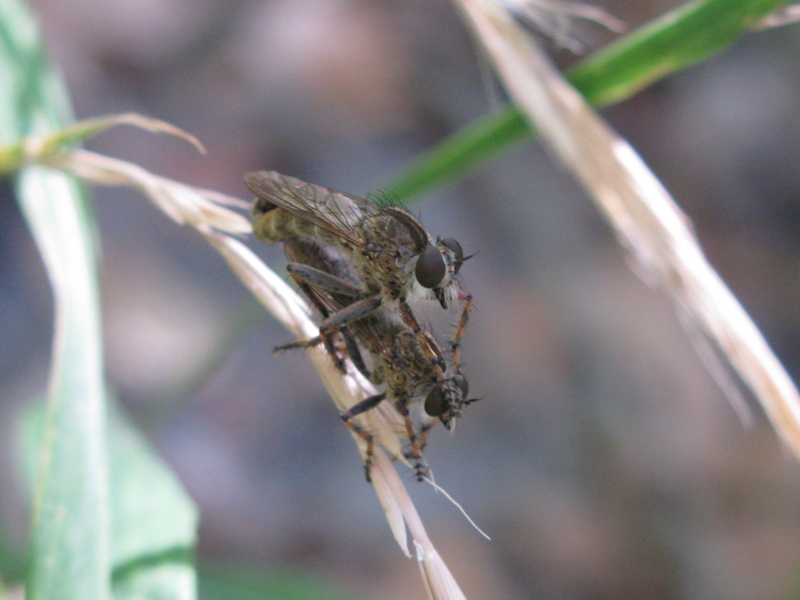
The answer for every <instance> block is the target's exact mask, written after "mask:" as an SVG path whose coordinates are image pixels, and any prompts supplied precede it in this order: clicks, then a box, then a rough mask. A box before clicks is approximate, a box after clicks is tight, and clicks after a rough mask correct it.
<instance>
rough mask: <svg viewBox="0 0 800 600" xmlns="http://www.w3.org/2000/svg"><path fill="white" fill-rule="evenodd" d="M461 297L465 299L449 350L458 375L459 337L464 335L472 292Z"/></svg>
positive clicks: (459, 357) (459, 359) (459, 361)
mask: <svg viewBox="0 0 800 600" xmlns="http://www.w3.org/2000/svg"><path fill="white" fill-rule="evenodd" d="M462 293H463V292H462ZM461 299H463V300H466V302H465V303H464V310H462V311H461V317H460V318H459V319H458V325H456V330H455V333H453V339H452V340H451V341H450V350H451V352H452V353H453V366H454V367H455V369H456V373H458V374H459V375H460V374H461V350H460V349H461V337H462V336H463V335H464V331H465V330H466V328H467V321H469V313H470V312H471V311H472V294H464V296H463V298H461Z"/></svg>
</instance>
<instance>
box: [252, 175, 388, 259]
mask: <svg viewBox="0 0 800 600" xmlns="http://www.w3.org/2000/svg"><path fill="white" fill-rule="evenodd" d="M244 183H245V185H246V186H247V189H249V190H250V191H251V192H252V193H253V194H255V195H256V196H258V197H259V198H262V199H264V200H266V201H268V202H270V203H272V204H274V205H275V206H278V207H279V208H282V209H284V210H285V211H287V212H289V213H291V214H293V215H295V216H296V217H298V218H300V219H303V220H305V221H308V222H310V223H313V224H315V225H317V226H318V227H321V228H323V229H326V230H328V231H330V232H331V233H333V234H334V235H336V236H338V237H340V238H342V239H343V240H346V241H348V242H350V243H351V244H353V245H355V246H360V245H361V243H362V242H363V241H364V237H363V234H362V232H361V228H360V226H359V225H360V224H361V222H362V221H363V219H364V218H365V217H367V216H369V215H371V214H374V213H375V212H376V211H377V210H378V207H377V206H376V205H374V204H372V203H371V202H368V201H366V200H362V199H361V198H356V197H355V196H351V195H349V194H345V193H344V192H339V191H336V190H332V189H329V188H326V187H323V186H321V185H315V184H313V183H306V182H305V181H301V180H300V179H295V178H294V177H289V176H287V175H281V174H280V173H276V172H275V171H257V172H255V173H248V174H247V175H245V178H244Z"/></svg>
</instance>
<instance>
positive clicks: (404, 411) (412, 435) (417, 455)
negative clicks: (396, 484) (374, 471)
mask: <svg viewBox="0 0 800 600" xmlns="http://www.w3.org/2000/svg"><path fill="white" fill-rule="evenodd" d="M394 406H395V408H396V409H397V412H399V413H400V415H401V416H402V417H403V421H404V422H405V424H406V434H407V435H408V443H409V446H410V447H411V451H410V452H409V454H408V455H407V456H406V458H411V459H412V460H413V461H414V473H415V474H416V476H417V481H422V480H423V479H425V475H427V474H428V468H427V467H426V466H424V464H423V460H422V451H421V450H420V447H419V444H418V443H417V431H416V429H414V423H412V422H411V416H410V415H409V414H408V406H406V403H405V402H404V401H403V400H398V401H397V402H395V405H394Z"/></svg>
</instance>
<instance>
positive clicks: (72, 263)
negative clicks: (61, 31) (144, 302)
mask: <svg viewBox="0 0 800 600" xmlns="http://www.w3.org/2000/svg"><path fill="white" fill-rule="evenodd" d="M0 73H2V75H0V77H2V81H0V141H3V142H9V141H13V140H16V139H19V138H21V137H24V136H29V135H37V134H41V133H45V132H47V131H50V130H52V129H54V128H58V127H62V126H64V125H65V124H66V123H68V122H69V121H71V114H70V112H71V111H70V109H69V105H68V102H67V100H66V98H67V96H66V92H65V90H64V88H63V85H62V84H61V82H60V81H59V80H58V79H57V78H56V77H55V75H54V74H53V72H52V71H51V70H50V69H49V67H48V64H47V60H46V58H45V55H44V51H43V48H42V43H41V40H40V39H39V34H38V29H37V27H36V23H35V21H34V19H33V17H32V15H31V14H30V13H29V11H28V10H27V8H26V7H25V5H24V4H22V3H21V2H19V0H3V1H2V2H0ZM16 188H17V195H18V199H19V203H20V207H21V209H22V212H23V214H24V216H25V219H26V220H27V222H28V225H29V227H30V229H31V232H32V234H33V237H34V240H35V242H36V245H37V246H38V248H39V251H40V252H41V255H42V259H43V261H44V264H45V267H46V269H47V273H48V276H49V278H50V281H51V284H52V288H53V296H54V310H55V330H54V343H53V364H52V371H51V379H50V391H49V398H48V409H47V418H46V421H45V429H44V436H43V444H42V447H41V453H40V456H39V471H38V477H37V481H36V486H35V490H34V495H33V498H34V502H33V509H32V521H33V522H32V531H31V540H30V547H29V556H28V567H27V577H26V598H28V600H37V599H40V598H41V599H52V598H80V599H81V600H94V599H98V600H106V599H107V598H108V597H109V595H110V582H111V577H110V573H111V560H110V552H109V538H110V520H109V511H108V499H109V498H108V466H107V456H106V444H105V409H104V397H103V389H104V385H103V362H102V346H101V336H100V313H99V302H98V292H97V274H96V257H95V248H94V239H95V236H94V230H93V222H92V220H91V219H90V218H89V216H88V211H87V206H86V198H85V196H84V193H83V189H82V188H81V186H80V185H79V184H78V183H77V182H76V181H74V180H73V179H72V178H70V177H68V176H67V175H65V174H63V173H60V172H55V171H52V170H48V169H44V168H41V167H29V168H27V169H25V170H24V171H22V172H21V173H20V174H19V176H18V178H17V181H16Z"/></svg>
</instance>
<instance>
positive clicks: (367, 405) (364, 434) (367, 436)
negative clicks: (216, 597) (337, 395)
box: [340, 392, 386, 483]
mask: <svg viewBox="0 0 800 600" xmlns="http://www.w3.org/2000/svg"><path fill="white" fill-rule="evenodd" d="M385 398H386V392H384V393H382V394H376V395H375V396H370V397H369V398H365V399H364V400H362V401H361V402H359V403H358V404H354V405H353V406H351V407H350V409H349V410H346V411H345V412H343V413H342V414H341V415H340V417H341V419H342V422H343V423H344V424H345V427H347V428H348V429H349V430H350V431H352V432H353V433H355V434H356V435H357V436H359V437H360V438H361V439H363V440H364V441H365V442H366V443H367V450H366V452H365V456H364V471H365V472H366V477H367V482H368V483H372V475H371V474H370V471H371V470H372V456H373V454H374V452H375V438H374V436H373V435H372V434H371V433H369V432H368V431H367V430H366V429H364V428H363V427H362V426H361V425H359V424H358V423H354V422H353V421H352V420H351V419H352V418H353V417H355V416H358V415H360V414H362V413H365V412H367V411H368V410H372V409H373V408H375V407H376V406H378V404H380V403H381V402H382V401H383V400H384V399H385Z"/></svg>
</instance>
